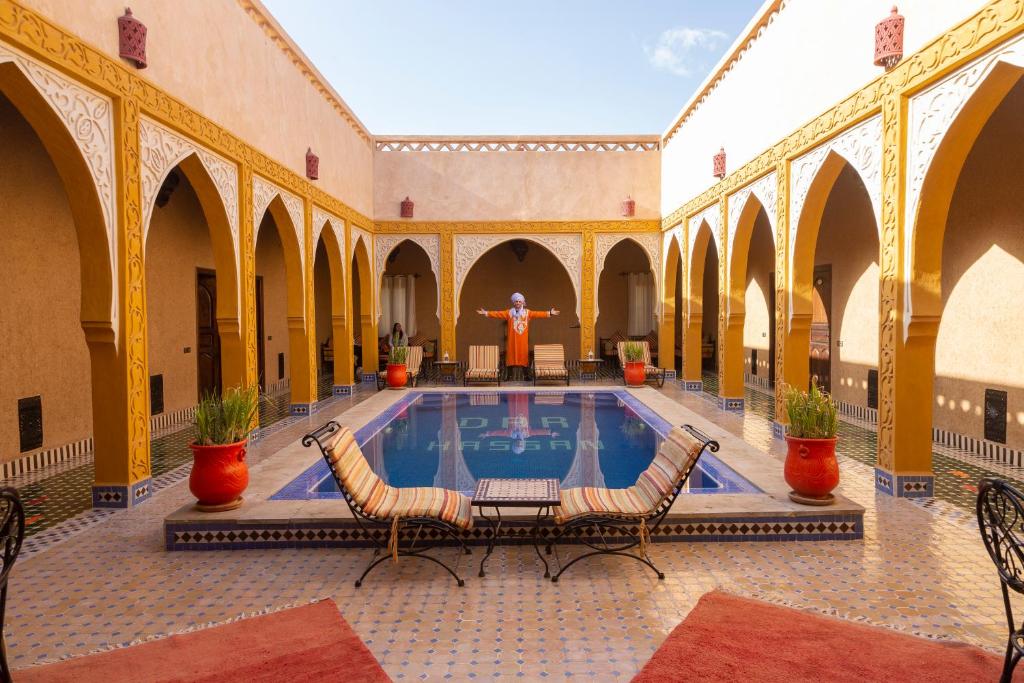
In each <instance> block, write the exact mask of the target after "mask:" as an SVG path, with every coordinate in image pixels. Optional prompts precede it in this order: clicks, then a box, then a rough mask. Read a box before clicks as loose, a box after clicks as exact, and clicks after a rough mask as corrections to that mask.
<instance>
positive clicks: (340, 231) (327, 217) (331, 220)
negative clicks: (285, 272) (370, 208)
mask: <svg viewBox="0 0 1024 683" xmlns="http://www.w3.org/2000/svg"><path fill="white" fill-rule="evenodd" d="M328 225H330V226H331V232H332V233H333V234H334V239H336V240H337V241H338V250H339V251H340V252H341V253H340V254H339V255H340V256H341V272H342V273H343V274H344V273H345V269H346V268H347V265H346V264H345V261H346V260H347V259H346V258H345V221H343V220H342V219H340V218H338V217H337V216H335V215H334V214H333V213H329V212H327V211H324V210H323V209H321V208H320V207H319V206H316V205H315V204H314V205H313V253H314V254H315V253H316V249H317V247H318V246H319V245H320V233H322V232H323V230H324V227H326V226H328Z"/></svg>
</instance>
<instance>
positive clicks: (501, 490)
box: [473, 479, 561, 507]
mask: <svg viewBox="0 0 1024 683" xmlns="http://www.w3.org/2000/svg"><path fill="white" fill-rule="evenodd" d="M560 502H561V501H560V499H559V497H558V480H557V479H480V480H479V481H477V483H476V492H474V493H473V505H500V506H502V507H547V506H549V505H558V504H559V503H560Z"/></svg>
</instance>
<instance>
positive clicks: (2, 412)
mask: <svg viewBox="0 0 1024 683" xmlns="http://www.w3.org/2000/svg"><path fill="white" fill-rule="evenodd" d="M0 149H2V150H3V153H2V162H0V263H2V264H3V266H2V267H0V292H2V293H3V295H2V296H0V349H2V353H3V355H2V358H0V461H7V460H13V459H15V458H17V457H20V456H21V453H20V443H19V438H18V399H19V398H25V397H29V396H36V395H38V396H40V397H41V400H42V407H43V448H52V447H54V446H58V445H62V444H65V443H68V442H71V441H77V440H79V439H84V438H86V437H88V436H90V435H91V434H92V395H91V393H90V387H91V384H90V367H89V350H88V347H87V346H86V343H85V334H84V333H83V332H82V325H81V322H80V310H81V303H80V299H81V280H80V275H79V273H80V262H79V251H78V238H77V235H76V233H75V227H74V223H73V221H72V218H71V209H70V207H69V205H68V201H67V196H66V195H65V192H64V186H63V184H62V183H61V179H60V177H59V176H58V175H57V170H56V169H55V168H54V166H53V163H52V162H51V161H50V158H49V156H48V155H47V153H46V150H45V149H44V148H43V145H42V143H41V142H40V141H39V138H38V137H36V135H35V133H34V132H33V131H32V128H31V127H30V126H29V125H28V123H27V122H26V121H25V119H24V118H22V116H21V114H20V113H18V111H17V109H15V108H14V106H13V105H12V104H11V103H10V102H9V101H8V100H7V99H6V98H5V97H3V95H0Z"/></svg>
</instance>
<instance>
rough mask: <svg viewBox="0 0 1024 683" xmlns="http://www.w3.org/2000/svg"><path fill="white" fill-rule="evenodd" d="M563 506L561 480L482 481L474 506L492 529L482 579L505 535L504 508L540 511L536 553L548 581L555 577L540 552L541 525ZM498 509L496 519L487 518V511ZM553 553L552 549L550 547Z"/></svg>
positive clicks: (535, 531)
mask: <svg viewBox="0 0 1024 683" xmlns="http://www.w3.org/2000/svg"><path fill="white" fill-rule="evenodd" d="M559 502H560V500H559V496H558V480H557V479H481V480H479V481H478V482H477V483H476V492H475V493H474V494H473V505H474V506H475V507H476V508H477V509H478V511H479V513H480V516H481V517H483V518H484V519H485V520H487V523H488V524H490V526H491V539H490V542H489V543H488V544H487V552H486V553H485V554H484V557H483V559H482V560H480V576H484V564H485V563H486V562H487V558H488V557H490V556H491V553H493V552H494V544H495V542H496V541H497V539H498V535H499V534H500V533H501V508H503V507H505V508H537V517H536V519H535V521H534V524H533V534H532V535H533V549H534V550H535V551H536V552H537V557H539V558H540V561H541V562H543V563H544V578H548V577H550V576H551V571H550V569H549V568H548V561H547V559H545V557H544V554H543V553H542V552H541V551H540V522H541V520H542V519H544V517H545V516H547V515H549V514H550V513H551V508H552V507H553V506H555V505H558V504H559ZM485 507H488V508H494V519H491V518H490V517H488V516H487V515H485V514H484V508H485ZM548 552H550V547H548Z"/></svg>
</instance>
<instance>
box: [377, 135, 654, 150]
mask: <svg viewBox="0 0 1024 683" xmlns="http://www.w3.org/2000/svg"><path fill="white" fill-rule="evenodd" d="M374 142H375V144H376V146H377V151H378V152H657V151H659V150H660V149H661V137H660V136H658V135H630V136H614V135H581V136H575V137H571V136H564V135H537V136H501V135H497V136H491V135H481V136H463V135H451V136H440V137H436V136H428V135H396V136H391V137H379V136H378V137H375V138H374Z"/></svg>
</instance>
